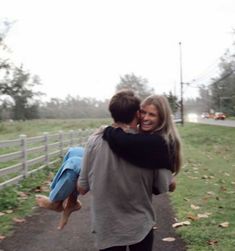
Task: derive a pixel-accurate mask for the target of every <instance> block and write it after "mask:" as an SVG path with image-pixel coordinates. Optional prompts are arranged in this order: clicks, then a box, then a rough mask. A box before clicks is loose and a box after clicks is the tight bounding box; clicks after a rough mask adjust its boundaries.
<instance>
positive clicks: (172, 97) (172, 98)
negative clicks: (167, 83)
mask: <svg viewBox="0 0 235 251" xmlns="http://www.w3.org/2000/svg"><path fill="white" fill-rule="evenodd" d="M164 95H165V97H166V98H167V99H168V102H169V104H170V107H171V110H172V112H173V114H175V113H176V112H177V110H178V108H179V101H178V98H177V96H175V95H173V94H172V92H171V91H170V92H169V94H164Z"/></svg>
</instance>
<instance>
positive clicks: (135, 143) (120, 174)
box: [78, 91, 181, 251]
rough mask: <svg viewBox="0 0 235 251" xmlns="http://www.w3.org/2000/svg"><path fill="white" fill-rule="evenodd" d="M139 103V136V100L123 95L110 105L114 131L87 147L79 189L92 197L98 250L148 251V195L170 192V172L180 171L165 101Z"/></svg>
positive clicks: (176, 141)
mask: <svg viewBox="0 0 235 251" xmlns="http://www.w3.org/2000/svg"><path fill="white" fill-rule="evenodd" d="M159 98H160V101H159V100H158V99H159ZM156 100H157V102H156V103H155V101H156ZM143 102H144V103H142V105H141V110H140V114H141V115H140V124H141V126H140V128H141V131H143V132H142V133H141V134H139V133H137V124H138V122H139V100H138V98H137V97H135V96H134V94H133V93H132V92H125V91H123V92H119V93H117V94H116V95H114V96H113V98H112V99H111V101H110V105H109V110H110V112H111V115H112V117H113V119H114V125H113V127H108V128H106V129H105V130H101V131H99V132H97V133H96V134H94V135H92V136H91V137H90V139H89V140H88V144H87V146H86V151H85V155H84V159H83V166H82V170H81V173H80V177H79V180H78V188H79V192H80V193H81V194H85V193H86V192H88V191H90V193H91V198H92V200H91V211H92V232H93V233H94V235H95V240H96V246H97V248H98V249H99V250H102V251H126V248H127V246H128V247H129V249H130V251H143V250H145V251H151V250H152V244H153V230H152V227H153V226H154V225H155V215H154V208H153V206H152V193H153V192H154V191H156V192H157V193H158V192H159V191H160V192H166V191H168V190H169V188H168V186H169V185H170V183H171V182H172V173H175V174H176V173H178V171H179V169H180V165H181V150H180V140H179V137H178V135H177V132H176V129H175V127H174V124H173V121H172V120H171V112H170V108H169V104H168V102H167V100H166V99H165V98H162V97H161V96H153V97H151V99H146V100H144V101H143ZM115 127H118V128H117V129H115ZM119 127H121V128H124V129H125V130H126V131H127V132H128V133H125V132H124V131H123V130H122V129H120V128H119ZM106 140H107V141H108V143H109V146H110V148H111V149H112V150H113V152H115V153H116V154H114V153H113V152H112V151H110V148H109V146H108V144H107V143H106ZM119 156H121V158H120V157H119ZM124 159H125V160H124ZM129 162H130V163H132V164H130V163H129ZM163 168H165V169H164V170H165V171H164V172H163V171H160V169H161V170H163ZM153 169H155V171H154V170H153ZM156 169H158V170H156ZM167 169H168V170H167ZM159 174H161V175H159ZM160 179H161V182H162V183H161V186H163V188H162V187H160V188H159V181H160ZM172 189H174V188H172Z"/></svg>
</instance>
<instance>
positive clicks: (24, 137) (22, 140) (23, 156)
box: [20, 134, 28, 178]
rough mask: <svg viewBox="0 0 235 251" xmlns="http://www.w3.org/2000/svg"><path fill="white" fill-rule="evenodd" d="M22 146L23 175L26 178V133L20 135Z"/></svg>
mask: <svg viewBox="0 0 235 251" xmlns="http://www.w3.org/2000/svg"><path fill="white" fill-rule="evenodd" d="M20 140H21V143H20V146H21V152H22V166H23V177H24V178H26V177H27V175H28V165H27V138H26V135H24V134H21V135H20Z"/></svg>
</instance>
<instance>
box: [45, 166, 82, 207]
mask: <svg viewBox="0 0 235 251" xmlns="http://www.w3.org/2000/svg"><path fill="white" fill-rule="evenodd" d="M77 178H78V176H77V174H76V173H75V172H74V171H73V170H70V169H67V170H65V171H64V172H63V174H62V175H61V177H60V178H59V180H58V181H57V183H56V185H55V187H54V188H53V189H52V190H51V192H50V195H49V199H50V200H51V201H53V202H55V201H60V200H65V199H66V198H67V197H68V196H69V195H70V194H71V193H73V192H75V191H76V184H77Z"/></svg>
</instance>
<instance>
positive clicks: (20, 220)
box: [13, 218, 25, 223]
mask: <svg viewBox="0 0 235 251" xmlns="http://www.w3.org/2000/svg"><path fill="white" fill-rule="evenodd" d="M13 221H14V222H15V223H23V222H25V219H23V218H13Z"/></svg>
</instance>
